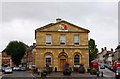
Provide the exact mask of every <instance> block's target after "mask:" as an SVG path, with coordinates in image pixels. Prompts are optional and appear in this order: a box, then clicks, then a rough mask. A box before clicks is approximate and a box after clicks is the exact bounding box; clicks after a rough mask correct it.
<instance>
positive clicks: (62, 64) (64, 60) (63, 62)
mask: <svg viewBox="0 0 120 79" xmlns="http://www.w3.org/2000/svg"><path fill="white" fill-rule="evenodd" d="M65 62H66V59H60V69H61V70H63V66H64V64H65Z"/></svg>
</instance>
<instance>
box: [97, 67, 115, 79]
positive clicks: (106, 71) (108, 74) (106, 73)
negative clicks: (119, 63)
mask: <svg viewBox="0 0 120 79" xmlns="http://www.w3.org/2000/svg"><path fill="white" fill-rule="evenodd" d="M99 71H100V72H103V76H104V77H115V73H114V72H112V71H110V70H109V69H108V68H105V69H100V68H99Z"/></svg>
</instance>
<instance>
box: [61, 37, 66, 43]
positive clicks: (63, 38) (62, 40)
mask: <svg viewBox="0 0 120 79" xmlns="http://www.w3.org/2000/svg"><path fill="white" fill-rule="evenodd" d="M65 42H66V38H65V35H60V45H65Z"/></svg>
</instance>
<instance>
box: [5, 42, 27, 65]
mask: <svg viewBox="0 0 120 79" xmlns="http://www.w3.org/2000/svg"><path fill="white" fill-rule="evenodd" d="M25 51H26V47H25V44H24V43H23V42H20V41H10V42H9V44H8V45H7V47H6V53H7V54H8V55H11V59H12V62H14V64H15V65H16V66H18V65H20V63H21V59H22V58H23V56H24V54H25Z"/></svg>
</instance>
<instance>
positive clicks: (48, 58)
mask: <svg viewBox="0 0 120 79" xmlns="http://www.w3.org/2000/svg"><path fill="white" fill-rule="evenodd" d="M45 59H46V63H49V65H51V59H52V57H51V54H47V55H46V56H45Z"/></svg>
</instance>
